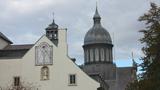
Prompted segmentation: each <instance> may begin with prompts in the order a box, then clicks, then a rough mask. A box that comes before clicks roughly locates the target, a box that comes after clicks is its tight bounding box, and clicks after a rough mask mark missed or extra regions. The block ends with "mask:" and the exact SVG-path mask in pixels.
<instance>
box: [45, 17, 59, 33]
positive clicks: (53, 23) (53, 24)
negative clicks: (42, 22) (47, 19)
mask: <svg viewBox="0 0 160 90" xmlns="http://www.w3.org/2000/svg"><path fill="white" fill-rule="evenodd" d="M57 29H58V25H57V24H56V23H55V21H54V19H53V22H52V23H51V24H49V25H48V27H47V28H46V30H57Z"/></svg>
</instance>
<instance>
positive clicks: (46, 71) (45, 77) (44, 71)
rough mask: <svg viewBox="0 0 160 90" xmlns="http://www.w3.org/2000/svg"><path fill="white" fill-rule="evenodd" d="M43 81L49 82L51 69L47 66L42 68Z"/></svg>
mask: <svg viewBox="0 0 160 90" xmlns="http://www.w3.org/2000/svg"><path fill="white" fill-rule="evenodd" d="M41 80H49V68H48V67H47V66H43V67H42V68H41Z"/></svg>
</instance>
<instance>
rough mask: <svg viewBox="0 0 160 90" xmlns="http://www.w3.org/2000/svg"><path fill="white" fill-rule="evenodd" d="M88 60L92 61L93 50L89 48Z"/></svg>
mask: <svg viewBox="0 0 160 90" xmlns="http://www.w3.org/2000/svg"><path fill="white" fill-rule="evenodd" d="M90 61H91V62H93V50H92V49H90Z"/></svg>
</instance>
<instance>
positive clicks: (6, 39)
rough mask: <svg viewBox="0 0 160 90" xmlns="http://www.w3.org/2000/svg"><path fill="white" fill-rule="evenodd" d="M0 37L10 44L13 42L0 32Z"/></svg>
mask: <svg viewBox="0 0 160 90" xmlns="http://www.w3.org/2000/svg"><path fill="white" fill-rule="evenodd" d="M0 38H2V39H4V40H5V41H7V42H8V43H10V44H13V42H12V41H10V40H9V39H8V38H7V37H6V36H5V35H4V34H3V33H1V32H0Z"/></svg>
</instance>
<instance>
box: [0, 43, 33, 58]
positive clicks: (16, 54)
mask: <svg viewBox="0 0 160 90" xmlns="http://www.w3.org/2000/svg"><path fill="white" fill-rule="evenodd" d="M32 46H33V44H25V45H9V46H7V47H6V48H4V49H2V50H0V59H15V58H22V57H23V56H24V55H25V54H26V53H27V51H28V50H29V49H30V48H32Z"/></svg>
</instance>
